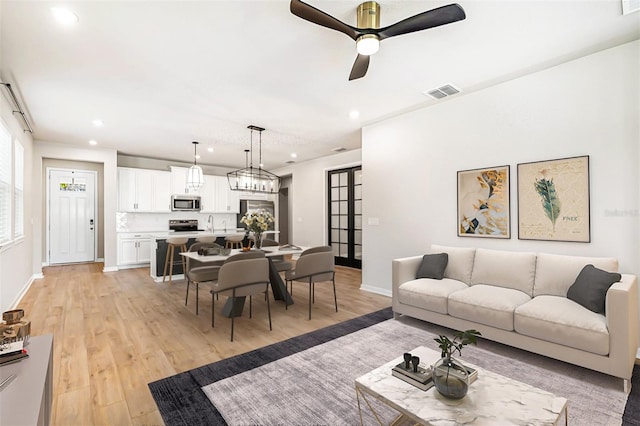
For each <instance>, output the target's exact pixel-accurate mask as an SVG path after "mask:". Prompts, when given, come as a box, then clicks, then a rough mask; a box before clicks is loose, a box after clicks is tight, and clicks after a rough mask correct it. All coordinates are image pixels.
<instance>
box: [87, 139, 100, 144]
mask: <svg viewBox="0 0 640 426" xmlns="http://www.w3.org/2000/svg"><path fill="white" fill-rule="evenodd" d="M89 145H98V141H97V140H95V139H91V140H90V141H89Z"/></svg>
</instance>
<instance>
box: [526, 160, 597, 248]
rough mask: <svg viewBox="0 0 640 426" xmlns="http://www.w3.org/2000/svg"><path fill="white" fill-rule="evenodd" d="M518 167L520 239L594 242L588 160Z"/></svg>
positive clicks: (535, 163)
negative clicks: (592, 238)
mask: <svg viewBox="0 0 640 426" xmlns="http://www.w3.org/2000/svg"><path fill="white" fill-rule="evenodd" d="M517 167H518V239H520V240H542V241H564V242H580V243H589V242H591V220H590V208H591V207H590V200H589V199H590V194H589V156H588V155H583V156H579V157H569V158H560V159H555V160H546V161H536V162H531V163H520V164H518V166H517Z"/></svg>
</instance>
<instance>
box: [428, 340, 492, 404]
mask: <svg viewBox="0 0 640 426" xmlns="http://www.w3.org/2000/svg"><path fill="white" fill-rule="evenodd" d="M478 336H481V333H480V332H479V331H477V330H466V331H459V332H457V333H455V334H454V335H453V340H451V339H449V338H448V337H447V336H445V335H442V334H441V335H440V336H438V337H436V338H435V339H434V340H435V341H436V342H437V343H438V347H439V348H440V352H441V356H442V358H441V359H440V360H438V361H437V362H436V363H435V365H434V366H433V383H434V385H435V386H436V389H438V392H440V393H441V394H442V395H444V396H446V397H447V398H453V399H460V398H462V397H464V396H465V395H466V394H467V391H468V390H469V374H468V371H467V369H466V367H465V366H464V365H463V364H462V363H461V362H460V361H458V360H457V359H455V358H454V357H453V355H454V354H455V353H456V352H457V353H458V355H462V348H464V347H465V346H466V345H469V344H473V345H475V344H476V343H477V341H478Z"/></svg>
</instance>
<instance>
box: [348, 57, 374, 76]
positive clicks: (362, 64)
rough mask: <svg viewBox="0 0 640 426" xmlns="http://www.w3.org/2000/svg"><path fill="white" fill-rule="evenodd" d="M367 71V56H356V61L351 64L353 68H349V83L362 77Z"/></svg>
mask: <svg viewBox="0 0 640 426" xmlns="http://www.w3.org/2000/svg"><path fill="white" fill-rule="evenodd" d="M368 69H369V56H368V55H358V57H357V58H356V61H355V62H354V63H353V68H351V74H349V81H351V80H357V79H359V78H362V77H364V75H365V74H366V73H367V70H368Z"/></svg>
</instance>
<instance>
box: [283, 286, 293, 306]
mask: <svg viewBox="0 0 640 426" xmlns="http://www.w3.org/2000/svg"><path fill="white" fill-rule="evenodd" d="M288 285H289V281H286V280H285V282H284V289H285V290H286V289H287V286H288ZM289 294H290V295H291V297H293V281H291V291H290V292H289ZM284 310H285V311H288V310H289V305H287V303H286V302H285V304H284Z"/></svg>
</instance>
